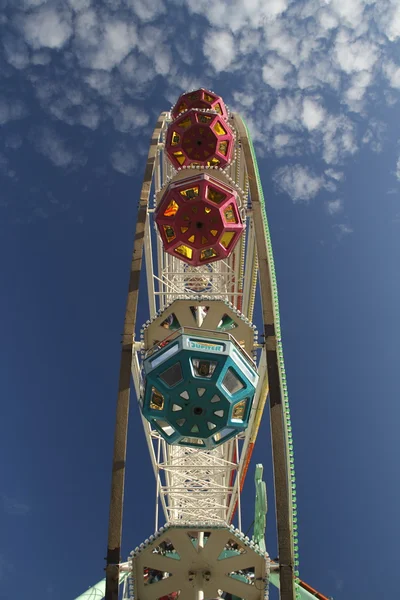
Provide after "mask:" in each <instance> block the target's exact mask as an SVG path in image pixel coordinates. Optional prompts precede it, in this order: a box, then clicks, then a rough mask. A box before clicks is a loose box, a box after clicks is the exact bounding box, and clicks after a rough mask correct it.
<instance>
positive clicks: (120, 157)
mask: <svg viewBox="0 0 400 600" xmlns="http://www.w3.org/2000/svg"><path fill="white" fill-rule="evenodd" d="M110 159H111V164H112V166H113V167H114V169H115V170H116V171H118V172H119V173H123V174H124V175H132V174H133V173H134V171H135V170H136V158H135V155H134V154H133V152H132V151H131V150H130V149H129V148H128V146H127V144H126V143H124V142H120V143H119V144H117V145H116V146H115V147H114V150H113V151H112V153H111V156H110Z"/></svg>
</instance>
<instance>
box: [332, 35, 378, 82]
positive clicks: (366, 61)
mask: <svg viewBox="0 0 400 600" xmlns="http://www.w3.org/2000/svg"><path fill="white" fill-rule="evenodd" d="M334 55H335V57H336V60H337V62H338V64H339V66H340V67H341V69H342V70H343V71H344V72H345V73H347V74H350V73H357V72H359V71H369V70H370V69H372V67H373V66H374V64H375V63H376V61H377V60H378V56H379V51H378V48H377V46H376V45H375V44H373V43H372V42H369V41H367V40H363V39H357V40H352V39H351V37H350V35H349V33H348V32H347V31H345V30H341V31H339V33H338V34H337V37H336V41H335V45H334Z"/></svg>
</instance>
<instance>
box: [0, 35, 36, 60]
mask: <svg viewBox="0 0 400 600" xmlns="http://www.w3.org/2000/svg"><path fill="white" fill-rule="evenodd" d="M2 41H3V48H4V52H5V56H6V59H7V61H8V62H9V63H10V65H12V66H13V67H15V68H16V69H25V67H27V66H28V64H29V53H28V48H27V46H26V44H25V42H24V40H21V39H20V38H18V37H16V36H15V35H13V34H11V33H9V34H5V35H3V40H2Z"/></svg>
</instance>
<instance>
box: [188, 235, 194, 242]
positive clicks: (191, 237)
mask: <svg viewBox="0 0 400 600" xmlns="http://www.w3.org/2000/svg"><path fill="white" fill-rule="evenodd" d="M194 240H195V237H194V235H191V236H190V238H188V242H191V243H192V244H193V243H194Z"/></svg>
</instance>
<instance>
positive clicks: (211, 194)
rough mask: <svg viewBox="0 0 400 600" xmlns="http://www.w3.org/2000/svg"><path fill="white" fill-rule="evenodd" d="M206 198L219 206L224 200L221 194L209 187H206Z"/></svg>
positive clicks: (224, 196)
mask: <svg viewBox="0 0 400 600" xmlns="http://www.w3.org/2000/svg"><path fill="white" fill-rule="evenodd" d="M207 198H208V199H209V200H211V201H212V202H215V203H216V204H220V203H221V202H222V201H223V200H225V198H226V195H225V194H224V193H222V192H219V191H218V190H216V189H215V188H212V187H210V186H208V187H207Z"/></svg>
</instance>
